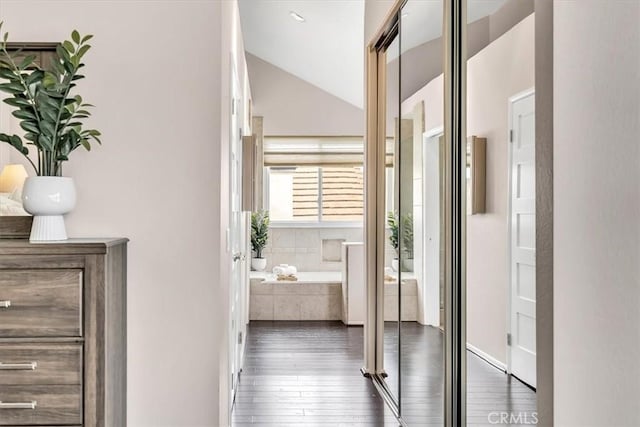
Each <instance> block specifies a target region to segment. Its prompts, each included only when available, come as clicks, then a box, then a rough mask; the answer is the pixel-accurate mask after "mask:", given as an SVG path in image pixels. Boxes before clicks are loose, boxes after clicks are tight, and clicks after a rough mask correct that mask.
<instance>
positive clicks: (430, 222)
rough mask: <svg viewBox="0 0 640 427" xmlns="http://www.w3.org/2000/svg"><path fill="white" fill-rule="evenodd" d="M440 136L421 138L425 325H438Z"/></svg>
mask: <svg viewBox="0 0 640 427" xmlns="http://www.w3.org/2000/svg"><path fill="white" fill-rule="evenodd" d="M442 146H443V133H442V129H438V130H434V131H433V132H431V133H428V134H426V135H425V137H424V155H423V159H424V165H423V171H422V179H423V184H422V187H423V191H424V193H423V200H424V203H423V218H424V219H423V222H424V242H423V246H424V260H425V261H424V265H423V272H422V277H423V283H424V291H423V298H424V300H423V301H422V304H423V307H424V319H423V323H424V324H425V325H431V326H435V327H439V326H440V299H441V295H440V274H441V268H440V255H441V254H440V243H441V242H440V238H441V233H440V230H441V225H442V224H441V218H440V210H441V208H442V206H441V194H440V187H441V185H442V180H441V165H440V158H441V156H442Z"/></svg>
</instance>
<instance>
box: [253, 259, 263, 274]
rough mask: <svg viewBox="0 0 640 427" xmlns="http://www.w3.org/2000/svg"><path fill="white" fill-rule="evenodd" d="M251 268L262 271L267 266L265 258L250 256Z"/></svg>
mask: <svg viewBox="0 0 640 427" xmlns="http://www.w3.org/2000/svg"><path fill="white" fill-rule="evenodd" d="M251 268H253V270H254V271H264V270H265V268H267V259H266V258H251Z"/></svg>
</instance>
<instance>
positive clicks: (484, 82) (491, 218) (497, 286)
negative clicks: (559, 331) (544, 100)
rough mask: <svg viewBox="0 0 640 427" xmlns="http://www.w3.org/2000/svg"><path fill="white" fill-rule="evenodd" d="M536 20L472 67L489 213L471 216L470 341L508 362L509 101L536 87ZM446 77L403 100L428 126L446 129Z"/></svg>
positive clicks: (470, 116) (475, 126)
mask: <svg viewBox="0 0 640 427" xmlns="http://www.w3.org/2000/svg"><path fill="white" fill-rule="evenodd" d="M534 19H535V18H534V15H530V16H528V17H526V18H525V19H524V20H522V21H521V22H520V23H518V24H516V25H515V26H514V27H513V28H511V29H510V30H509V31H507V32H506V33H505V34H503V35H502V36H501V37H499V38H498V39H496V40H494V41H493V42H492V43H491V44H489V45H488V46H487V47H485V48H484V49H482V50H481V51H480V52H478V53H477V54H476V55H474V56H473V57H472V58H470V59H469V61H468V63H467V90H468V94H467V134H468V135H476V136H480V137H485V138H487V211H486V213H485V214H478V215H471V216H467V340H468V342H469V343H471V344H473V345H474V346H475V347H477V348H479V349H480V350H482V351H484V352H485V353H487V354H489V355H491V356H492V357H494V358H495V359H497V360H499V361H501V362H503V363H506V341H505V337H506V333H507V299H508V292H509V287H508V285H509V282H508V276H507V267H508V261H509V260H508V258H507V254H508V252H507V244H508V237H507V231H508V213H507V200H508V164H509V156H508V141H507V135H508V99H509V97H511V96H513V95H515V94H517V93H519V92H522V91H524V90H527V89H530V88H532V87H533V85H534ZM443 96H444V95H443V81H442V76H439V77H437V78H436V79H434V80H432V81H431V82H429V83H428V84H427V85H426V86H425V87H423V88H422V89H420V90H419V91H418V92H416V93H415V94H414V95H412V96H411V97H409V98H408V99H407V100H406V101H404V103H403V107H402V108H403V110H404V111H410V110H411V109H412V108H413V106H414V105H415V104H416V103H418V102H420V101H424V103H425V129H426V131H427V132H428V131H430V130H432V129H434V128H438V127H441V126H443V110H444V99H443Z"/></svg>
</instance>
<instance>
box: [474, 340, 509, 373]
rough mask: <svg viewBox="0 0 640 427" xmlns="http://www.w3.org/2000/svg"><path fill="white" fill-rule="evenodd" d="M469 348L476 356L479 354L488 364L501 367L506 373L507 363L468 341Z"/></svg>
mask: <svg viewBox="0 0 640 427" xmlns="http://www.w3.org/2000/svg"><path fill="white" fill-rule="evenodd" d="M467 350H469V351H470V352H471V353H473V354H475V355H476V356H478V357H479V358H481V359H482V360H484V361H485V362H487V363H488V364H490V365H493V366H494V367H495V368H497V369H500V370H501V371H502V372H504V373H506V372H507V364H506V363H502V362H501V361H499V360H498V359H496V358H495V357H493V356H491V355H489V354H487V353H485V352H484V351H482V350H480V349H479V348H478V347H476V346H474V345H473V344H470V343H467Z"/></svg>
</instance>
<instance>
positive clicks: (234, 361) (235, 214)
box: [229, 69, 246, 406]
mask: <svg viewBox="0 0 640 427" xmlns="http://www.w3.org/2000/svg"><path fill="white" fill-rule="evenodd" d="M232 76H233V77H232V84H231V87H232V91H231V95H232V100H231V102H232V107H231V132H230V145H231V146H230V149H231V150H230V151H231V153H230V156H229V159H230V165H229V166H230V168H229V171H230V177H229V178H230V182H231V192H230V198H231V200H230V206H231V211H230V218H229V220H230V223H231V227H230V233H229V234H230V235H229V244H230V248H231V254H232V266H231V289H230V298H231V301H230V305H229V307H230V316H231V322H230V323H231V331H230V334H229V349H230V354H229V363H230V369H231V399H230V405H231V406H233V400H234V398H235V393H236V390H237V386H238V380H239V376H240V370H241V368H242V348H243V342H244V328H245V322H244V312H243V306H244V295H243V286H244V270H245V259H246V255H245V253H244V243H243V242H244V240H243V237H244V233H243V228H244V222H245V220H244V216H243V213H242V202H241V200H242V128H241V126H242V123H243V121H242V94H241V93H240V84H239V81H238V77H237V75H236V73H235V69H234V70H233V74H232Z"/></svg>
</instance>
